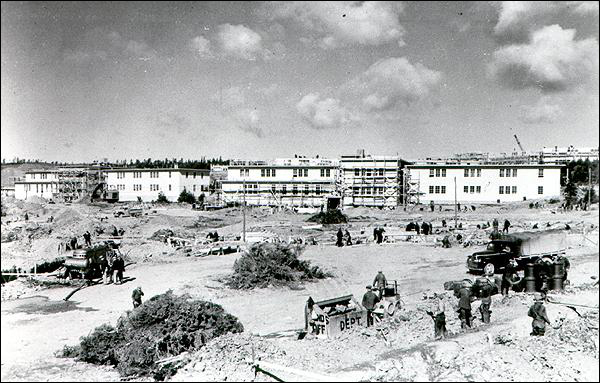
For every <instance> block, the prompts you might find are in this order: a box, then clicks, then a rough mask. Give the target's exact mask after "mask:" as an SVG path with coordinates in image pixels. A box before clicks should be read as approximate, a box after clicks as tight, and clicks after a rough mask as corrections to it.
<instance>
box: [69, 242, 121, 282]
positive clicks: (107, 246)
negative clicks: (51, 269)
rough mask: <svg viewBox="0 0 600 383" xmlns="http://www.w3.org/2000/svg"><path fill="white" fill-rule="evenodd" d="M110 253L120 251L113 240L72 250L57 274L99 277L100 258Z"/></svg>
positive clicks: (90, 277) (78, 277)
mask: <svg viewBox="0 0 600 383" xmlns="http://www.w3.org/2000/svg"><path fill="white" fill-rule="evenodd" d="M112 253H120V251H119V245H118V244H117V243H116V242H114V241H104V242H103V243H102V244H101V245H97V246H93V247H89V248H86V249H77V250H73V253H72V254H71V255H69V256H67V258H66V259H65V263H64V265H63V268H64V270H62V273H60V274H59V275H61V276H63V277H64V278H67V279H84V278H87V279H95V278H100V277H101V276H102V270H101V267H100V265H101V263H102V260H103V258H104V257H108V256H110V255H111V254H112Z"/></svg>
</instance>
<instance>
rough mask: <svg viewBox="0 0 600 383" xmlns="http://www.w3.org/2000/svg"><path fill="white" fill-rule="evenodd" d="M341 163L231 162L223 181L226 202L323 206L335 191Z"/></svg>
mask: <svg viewBox="0 0 600 383" xmlns="http://www.w3.org/2000/svg"><path fill="white" fill-rule="evenodd" d="M337 177H338V161H337V160H331V159H321V158H282V159H275V160H273V161H232V163H231V164H230V165H229V167H228V169H227V178H226V179H224V180H222V181H221V188H222V195H223V201H224V202H225V203H242V202H243V201H244V198H245V201H246V204H247V205H249V206H273V207H274V206H287V207H320V206H324V204H325V197H326V196H327V195H330V194H331V193H333V192H334V191H335V190H336V180H337Z"/></svg>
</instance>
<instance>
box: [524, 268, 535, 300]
mask: <svg viewBox="0 0 600 383" xmlns="http://www.w3.org/2000/svg"><path fill="white" fill-rule="evenodd" d="M533 268H534V265H533V263H528V264H527V265H526V266H525V292H526V293H534V292H535V274H534V271H533Z"/></svg>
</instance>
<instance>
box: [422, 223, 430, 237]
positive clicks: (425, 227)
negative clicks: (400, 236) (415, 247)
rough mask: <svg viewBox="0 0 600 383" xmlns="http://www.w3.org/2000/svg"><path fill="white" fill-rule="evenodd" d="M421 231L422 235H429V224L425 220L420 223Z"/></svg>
mask: <svg viewBox="0 0 600 383" xmlns="http://www.w3.org/2000/svg"><path fill="white" fill-rule="evenodd" d="M421 231H422V232H423V234H424V235H429V225H428V224H427V222H423V224H422V225H421Z"/></svg>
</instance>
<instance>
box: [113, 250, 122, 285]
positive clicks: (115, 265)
mask: <svg viewBox="0 0 600 383" xmlns="http://www.w3.org/2000/svg"><path fill="white" fill-rule="evenodd" d="M113 268H114V269H115V272H116V275H115V285H120V284H121V283H123V273H124V272H125V260H124V259H123V257H122V256H121V255H120V254H119V255H117V258H116V259H115V261H114V262H113Z"/></svg>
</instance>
